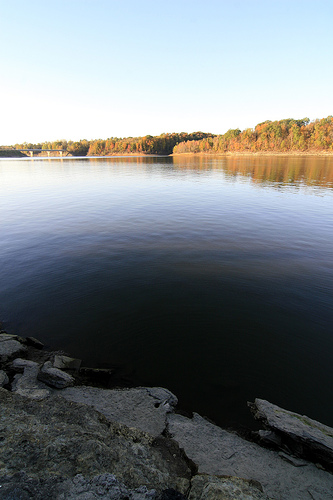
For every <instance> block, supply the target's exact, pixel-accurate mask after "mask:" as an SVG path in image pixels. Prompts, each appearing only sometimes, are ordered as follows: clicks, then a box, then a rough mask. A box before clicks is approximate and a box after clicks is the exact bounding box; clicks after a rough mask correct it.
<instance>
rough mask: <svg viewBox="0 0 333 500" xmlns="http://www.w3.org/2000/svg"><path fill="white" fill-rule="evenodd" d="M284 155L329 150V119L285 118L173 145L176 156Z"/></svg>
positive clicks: (332, 129) (332, 143)
mask: <svg viewBox="0 0 333 500" xmlns="http://www.w3.org/2000/svg"><path fill="white" fill-rule="evenodd" d="M238 151H239V152H257V151H271V152H284V151H286V152H288V151H300V152H303V151H332V152H333V116H328V117H327V118H323V119H321V120H315V121H313V122H310V120H309V119H308V118H304V119H302V120H294V119H291V118H289V119H286V120H279V121H275V122H272V121H269V120H267V121H265V122H263V123H259V124H258V125H257V126H256V127H255V128H254V129H251V128H249V129H246V130H243V132H241V131H240V130H239V129H234V130H231V129H230V130H228V132H226V133H225V134H223V135H217V136H214V137H213V136H210V137H207V138H204V139H202V140H200V141H185V142H182V143H179V144H177V145H176V146H175V147H174V150H173V152H174V153H175V154H179V153H228V152H238Z"/></svg>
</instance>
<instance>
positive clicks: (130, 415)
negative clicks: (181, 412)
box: [61, 386, 177, 436]
mask: <svg viewBox="0 0 333 500" xmlns="http://www.w3.org/2000/svg"><path fill="white" fill-rule="evenodd" d="M61 394H62V396H63V397H64V398H66V399H68V400H70V401H75V402H77V403H84V404H87V405H90V406H92V407H93V408H95V409H96V410H98V411H99V412H101V413H103V415H105V417H106V418H107V419H109V420H112V421H117V422H120V423H122V424H125V425H127V426H129V427H135V428H136V429H140V430H142V431H144V432H148V433H149V434H151V435H153V436H158V435H159V434H161V433H162V432H163V431H164V429H165V427H166V415H167V414H168V413H169V412H170V411H173V409H174V407H175V406H176V404H177V398H176V396H174V394H172V393H171V392H170V391H168V390H167V389H162V388H160V387H138V388H135V389H123V390H116V389H114V390H111V389H98V388H96V387H86V386H83V387H71V388H68V389H64V390H63V391H62V393H61Z"/></svg>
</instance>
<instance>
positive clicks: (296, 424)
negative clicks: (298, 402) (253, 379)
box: [249, 399, 333, 471]
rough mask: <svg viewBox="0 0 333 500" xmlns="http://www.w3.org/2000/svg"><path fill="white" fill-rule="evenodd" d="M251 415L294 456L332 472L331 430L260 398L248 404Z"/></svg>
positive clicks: (332, 439) (332, 434)
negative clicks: (313, 462) (320, 465)
mask: <svg viewBox="0 0 333 500" xmlns="http://www.w3.org/2000/svg"><path fill="white" fill-rule="evenodd" d="M249 406H250V408H251V411H252V413H253V414H254V417H255V418H256V419H257V420H260V421H261V422H262V423H263V425H264V426H265V427H266V428H268V429H270V430H272V431H273V432H275V433H276V434H277V435H278V436H279V437H280V438H281V442H282V445H285V446H286V447H287V448H288V449H290V450H291V451H292V452H293V453H294V454H295V455H297V456H299V457H303V458H307V459H310V460H312V461H318V462H319V463H321V464H322V465H324V467H326V468H328V469H329V470H331V471H333V429H332V428H331V427H328V426H327V425H324V424H322V423H320V422H317V421H316V420H312V419H311V418H309V417H307V416H305V415H299V414H298V413H294V412H291V411H288V410H284V409H283V408H280V407H279V406H276V405H273V404H272V403H269V402H268V401H265V400H263V399H256V400H255V402H254V403H253V404H252V403H249Z"/></svg>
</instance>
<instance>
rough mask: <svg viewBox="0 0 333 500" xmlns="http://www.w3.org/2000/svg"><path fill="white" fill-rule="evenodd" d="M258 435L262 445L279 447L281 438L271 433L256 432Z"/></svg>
mask: <svg viewBox="0 0 333 500" xmlns="http://www.w3.org/2000/svg"><path fill="white" fill-rule="evenodd" d="M258 435H259V437H260V439H261V441H262V442H263V443H266V444H269V445H273V446H277V447H279V446H281V438H280V436H278V435H277V434H275V432H273V431H263V430H260V431H258Z"/></svg>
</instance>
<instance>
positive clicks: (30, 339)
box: [26, 337, 44, 349]
mask: <svg viewBox="0 0 333 500" xmlns="http://www.w3.org/2000/svg"><path fill="white" fill-rule="evenodd" d="M26 342H27V344H28V345H31V346H32V347H35V349H44V344H43V343H42V342H41V341H40V340H38V339H35V337H27V338H26Z"/></svg>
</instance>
